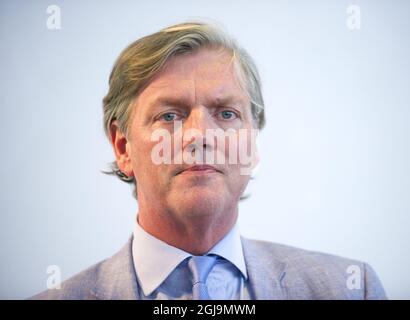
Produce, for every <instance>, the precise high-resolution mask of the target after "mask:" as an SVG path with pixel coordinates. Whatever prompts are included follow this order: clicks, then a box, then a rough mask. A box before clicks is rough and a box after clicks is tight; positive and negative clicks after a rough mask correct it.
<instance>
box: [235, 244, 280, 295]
mask: <svg viewBox="0 0 410 320" xmlns="http://www.w3.org/2000/svg"><path fill="white" fill-rule="evenodd" d="M242 246H243V251H244V256H245V262H246V268H247V270H248V276H249V285H250V287H251V290H252V296H253V298H254V299H255V300H284V299H286V298H287V294H286V289H285V287H284V279H285V276H286V271H285V270H286V263H285V262H283V261H280V260H278V258H277V257H276V256H275V254H274V253H273V252H272V251H271V250H266V249H267V248H266V246H265V245H263V242H260V241H255V240H249V239H246V238H243V237H242Z"/></svg>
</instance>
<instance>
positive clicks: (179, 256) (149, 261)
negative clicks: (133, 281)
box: [132, 219, 248, 296]
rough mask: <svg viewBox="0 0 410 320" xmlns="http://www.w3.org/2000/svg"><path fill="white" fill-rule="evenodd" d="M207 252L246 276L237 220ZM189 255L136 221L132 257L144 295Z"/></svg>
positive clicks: (156, 286)
mask: <svg viewBox="0 0 410 320" xmlns="http://www.w3.org/2000/svg"><path fill="white" fill-rule="evenodd" d="M137 221H138V219H137ZM207 254H216V255H218V256H220V257H223V258H225V259H226V260H228V261H230V262H231V263H232V264H234V265H235V266H236V267H237V268H238V269H239V270H240V271H241V273H242V275H243V276H244V277H245V279H247V277H248V275H247V272H246V266H245V259H244V256H243V251H242V242H241V238H240V234H239V227H238V223H236V224H235V225H234V227H233V228H232V229H231V230H230V231H229V232H228V234H227V235H225V237H224V238H223V239H222V240H220V241H219V242H218V243H217V244H216V245H215V246H214V247H213V248H212V249H211V250H210V251H209V252H208V253H207ZM190 256H192V254H190V253H188V252H186V251H184V250H181V249H178V248H176V247H173V246H171V245H169V244H167V243H165V242H164V241H161V240H159V239H157V238H156V237H154V236H152V235H150V234H149V233H148V232H146V231H145V230H144V229H143V228H142V227H141V226H140V225H139V224H138V222H137V223H136V225H135V228H134V239H133V242H132V257H133V262H134V267H135V272H136V273H137V278H138V280H139V284H140V286H141V288H142V291H143V292H144V295H145V296H148V295H150V294H151V293H152V292H153V291H154V290H155V289H157V288H158V287H159V286H160V285H161V283H162V282H163V281H164V280H165V279H166V278H167V277H168V276H169V275H170V274H171V273H172V271H173V270H174V269H175V268H176V267H177V266H178V265H179V264H180V263H181V262H182V261H183V260H184V259H186V258H188V257H190Z"/></svg>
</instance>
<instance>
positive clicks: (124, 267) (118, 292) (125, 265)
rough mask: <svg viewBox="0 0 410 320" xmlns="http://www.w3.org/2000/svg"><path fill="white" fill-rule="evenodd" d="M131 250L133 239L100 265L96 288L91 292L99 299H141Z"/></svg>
mask: <svg viewBox="0 0 410 320" xmlns="http://www.w3.org/2000/svg"><path fill="white" fill-rule="evenodd" d="M131 248H132V237H130V239H129V240H128V242H127V243H126V244H125V246H124V247H122V249H121V250H120V251H119V252H118V253H116V254H115V255H113V256H112V257H111V258H109V259H107V260H105V261H103V262H102V263H101V264H100V266H99V268H98V271H97V272H98V275H97V280H96V283H95V286H94V288H93V289H92V290H91V294H92V295H94V296H95V297H96V298H97V299H101V300H139V299H140V297H139V293H138V283H137V278H136V275H135V270H134V264H133V262H132V249H131Z"/></svg>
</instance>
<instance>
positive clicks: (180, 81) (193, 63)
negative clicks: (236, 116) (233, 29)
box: [138, 49, 247, 103]
mask: <svg viewBox="0 0 410 320" xmlns="http://www.w3.org/2000/svg"><path fill="white" fill-rule="evenodd" d="M237 70H238V69H237V67H236V65H235V62H234V61H233V60H232V54H231V53H229V52H227V51H221V50H212V49H201V50H198V51H196V52H194V53H188V54H182V55H178V56H175V57H173V58H171V59H170V60H169V61H168V62H167V63H166V65H165V66H164V68H163V69H162V70H161V71H160V72H159V73H158V74H157V75H155V76H154V77H153V79H151V81H150V83H149V84H148V85H147V87H146V88H145V89H144V90H143V91H142V92H141V94H140V95H139V97H138V100H140V101H141V102H142V101H144V102H148V100H153V99H158V98H161V97H162V96H173V97H175V98H181V99H184V100H190V101H191V102H192V103H206V101H207V100H208V99H225V98H226V97H228V96H229V97H236V98H237V99H242V100H246V99H247V93H246V91H245V90H244V88H245V86H244V85H242V82H241V77H240V74H239V72H238V71H237Z"/></svg>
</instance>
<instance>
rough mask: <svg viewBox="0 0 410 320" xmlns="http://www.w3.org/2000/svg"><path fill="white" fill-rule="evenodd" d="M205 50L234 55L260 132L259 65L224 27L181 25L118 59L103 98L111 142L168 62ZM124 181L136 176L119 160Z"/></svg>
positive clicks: (114, 169) (140, 42)
mask: <svg viewBox="0 0 410 320" xmlns="http://www.w3.org/2000/svg"><path fill="white" fill-rule="evenodd" d="M202 47H211V48H215V49H223V50H226V51H228V52H230V53H231V54H232V59H233V62H234V63H235V65H236V66H237V68H238V69H239V70H240V71H241V72H240V73H241V78H242V80H243V81H244V85H245V90H246V92H247V94H248V96H249V99H250V103H251V112H252V116H253V119H254V121H255V123H256V126H257V127H258V128H259V129H262V127H263V126H264V124H265V113H264V103H263V97H262V92H261V81H260V77H259V73H258V70H257V68H256V65H255V63H254V62H253V60H252V58H251V57H250V56H249V54H248V53H247V52H246V51H245V50H244V49H243V48H241V47H239V46H238V45H237V43H236V41H235V40H234V39H233V38H231V37H230V36H228V35H227V34H226V33H225V32H223V31H222V30H221V29H220V28H218V27H216V26H214V25H210V24H206V23H199V22H190V23H181V24H177V25H173V26H170V27H168V28H165V29H162V30H160V31H159V32H156V33H153V34H151V35H148V36H145V37H143V38H140V39H138V40H137V41H135V42H133V43H131V44H130V45H129V46H128V47H127V48H126V49H125V50H124V51H123V52H122V53H121V54H120V56H119V57H118V59H117V61H116V62H115V64H114V67H113V70H112V72H111V75H110V78H109V91H108V93H107V95H106V96H105V97H104V99H103V111H104V131H105V134H106V135H107V137H108V139H109V140H110V126H111V123H112V122H113V121H114V120H117V122H118V127H119V129H120V130H121V132H123V133H124V134H125V135H126V136H127V134H128V130H129V126H130V121H129V120H130V114H131V104H132V101H133V99H134V98H135V97H136V96H138V94H139V93H140V92H141V91H142V90H143V88H144V87H145V86H146V85H147V84H148V82H149V81H150V80H151V79H152V77H153V76H155V75H156V74H157V73H158V72H159V71H160V70H161V68H162V67H163V66H164V65H165V64H166V62H167V61H168V60H169V59H170V58H171V57H174V56H176V55H179V54H183V53H190V52H194V51H195V50H198V49H199V48H202ZM103 172H104V173H107V174H113V175H116V176H117V177H118V178H120V179H121V180H122V181H124V182H127V183H131V184H133V185H134V192H133V195H134V197H135V198H137V186H136V181H135V178H134V177H128V176H126V175H125V174H124V173H123V172H122V171H121V170H120V169H119V168H118V165H117V163H116V161H114V162H112V163H111V171H108V172H107V171H103Z"/></svg>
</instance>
